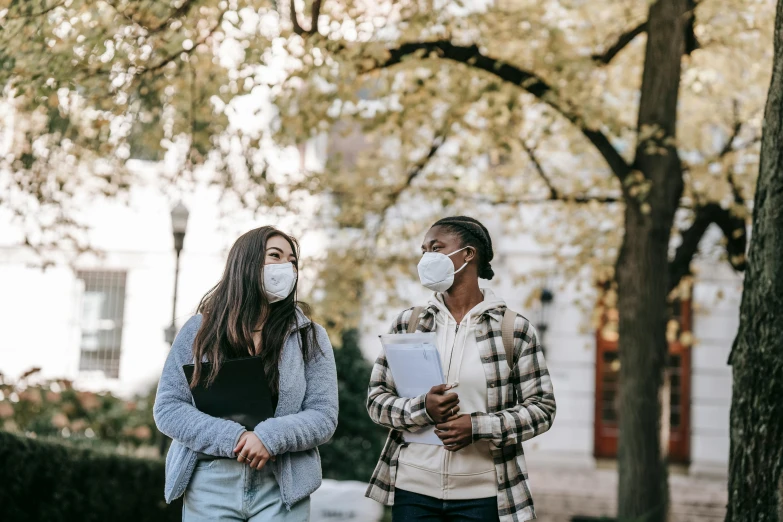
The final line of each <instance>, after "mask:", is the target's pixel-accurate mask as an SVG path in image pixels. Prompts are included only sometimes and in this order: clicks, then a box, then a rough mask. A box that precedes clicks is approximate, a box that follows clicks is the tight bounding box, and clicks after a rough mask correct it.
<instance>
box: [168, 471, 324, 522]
mask: <svg viewBox="0 0 783 522" xmlns="http://www.w3.org/2000/svg"><path fill="white" fill-rule="evenodd" d="M213 520H242V521H247V522H278V521H279V522H307V521H308V520H310V499H309V498H308V499H305V500H303V501H301V502H298V503H297V504H295V505H294V506H293V508H292V509H291V511H288V510H286V508H285V504H283V499H282V498H280V488H279V487H278V485H277V480H275V476H274V475H273V474H272V470H271V468H270V466H269V465H267V466H264V468H262V469H261V470H260V471H259V470H255V469H252V468H250V466H248V465H247V464H241V463H239V462H237V461H236V460H234V459H215V460H206V461H202V460H199V461H197V462H196V470H195V471H194V472H193V476H192V477H191V479H190V483H189V484H188V489H186V490H185V497H184V502H183V504H182V521H183V522H207V521H213Z"/></svg>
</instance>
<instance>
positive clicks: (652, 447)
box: [617, 0, 688, 522]
mask: <svg viewBox="0 0 783 522" xmlns="http://www.w3.org/2000/svg"><path fill="white" fill-rule="evenodd" d="M687 4H688V2H687V0H658V1H657V2H655V3H654V4H652V5H651V6H650V16H649V19H648V27H647V34H648V37H647V48H646V53H645V67H644V74H643V77H642V90H641V99H640V104H639V122H638V127H639V143H638V144H637V150H636V159H635V162H634V165H633V168H634V170H638V171H641V173H642V174H643V175H644V180H645V181H646V182H648V183H650V184H651V188H650V192H649V195H648V196H647V199H646V200H645V201H639V200H638V199H636V198H634V197H633V195H632V194H631V193H630V191H629V190H628V189H627V187H628V185H627V184H625V186H626V191H627V192H628V193H627V194H626V210H625V237H624V239H623V245H622V248H621V250H620V256H619V257H618V260H617V285H618V299H619V303H618V305H619V306H618V308H619V311H620V321H619V323H620V324H619V330H620V332H619V333H620V340H621V341H620V343H621V346H620V386H621V388H622V393H621V395H620V419H619V423H620V439H619V448H618V459H619V466H618V468H619V473H620V477H619V478H620V480H619V487H618V519H619V520H622V521H626V520H628V521H630V520H633V521H635V522H637V521H638V522H641V521H644V522H663V521H665V520H666V517H667V511H668V487H667V474H666V465H665V462H664V457H663V456H662V454H661V450H660V427H661V421H660V415H661V403H660V390H661V384H662V381H663V370H664V367H665V361H666V354H667V343H666V335H665V332H666V326H665V325H666V309H667V295H668V288H669V285H668V267H669V262H668V257H667V252H668V246H669V239H670V236H671V228H672V224H673V220H674V213H675V211H676V209H677V207H678V204H679V199H680V196H681V194H682V189H683V179H682V168H681V165H680V160H679V157H678V155H677V148H676V146H675V142H674V138H675V129H676V122H677V98H678V92H679V85H680V70H681V65H680V64H681V58H682V55H683V52H684V51H685V30H684V29H685V24H686V23H687Z"/></svg>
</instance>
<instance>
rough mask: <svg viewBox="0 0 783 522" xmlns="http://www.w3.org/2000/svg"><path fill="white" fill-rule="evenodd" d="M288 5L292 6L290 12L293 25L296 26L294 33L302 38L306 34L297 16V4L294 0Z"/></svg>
mask: <svg viewBox="0 0 783 522" xmlns="http://www.w3.org/2000/svg"><path fill="white" fill-rule="evenodd" d="M288 5H289V6H290V8H289V10H288V12H289V14H290V15H291V23H292V24H294V33H296V34H298V35H299V36H302V35H303V34H305V30H304V29H302V26H301V25H299V18H298V15H297V14H296V3H295V1H294V0H288Z"/></svg>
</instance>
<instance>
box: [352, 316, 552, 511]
mask: <svg viewBox="0 0 783 522" xmlns="http://www.w3.org/2000/svg"><path fill="white" fill-rule="evenodd" d="M411 312H412V309H408V310H405V311H404V312H402V314H400V315H399V316H398V317H397V319H396V320H395V321H394V324H393V325H392V328H391V332H390V333H405V332H407V330H408V321H409V320H410V316H411ZM504 312H505V307H503V306H500V307H497V308H494V309H489V310H487V311H486V312H484V313H483V314H482V315H481V316H480V317H479V318H478V319H479V321H480V322H479V326H478V328H477V329H476V342H477V344H478V348H479V352H480V355H481V360H482V362H483V365H484V373H485V375H486V378H487V412H477V413H472V414H471V420H472V423H473V441H474V442H475V441H478V440H487V441H489V442H490V443H491V444H490V447H491V453H492V458H493V460H494V462H495V471H496V473H497V484H498V495H497V499H498V515H499V517H500V522H519V521H524V520H532V519H534V518H536V515H535V509H534V507H533V499H532V497H531V495H530V488H529V486H528V474H527V465H526V463H525V455H524V451H523V450H522V442H523V441H526V440H528V439H531V438H533V437H535V436H536V435H540V434H541V433H544V432H545V431H547V430H548V429H549V427H550V426H551V425H552V422H553V421H554V418H555V396H554V392H553V389H552V380H551V379H550V377H549V372H548V371H547V368H546V363H545V362H544V354H543V352H542V350H541V345H540V344H539V343H538V339H537V337H536V331H535V328H534V327H533V326H532V325H531V324H530V322H529V321H528V320H527V319H525V318H524V317H523V316H521V315H517V318H516V321H515V323H514V360H515V364H514V365H513V368H509V365H508V364H507V363H506V354H505V350H504V348H503V338H502V332H501V322H502V320H503V313H504ZM436 313H437V311H436V309H435V307H433V306H429V307H427V308H426V309H425V310H424V311H422V313H421V315H420V320H419V325H418V327H417V331H418V332H431V331H433V330H434V329H435V314H436ZM425 397H426V394H425V395H420V396H419V397H409V398H406V397H399V396H398V395H397V391H396V389H395V387H394V379H393V378H392V374H391V371H390V369H389V365H388V363H387V362H386V357H385V354H384V353H383V352H382V353H381V355H380V356H379V357H378V359H377V360H376V361H375V365H374V366H373V370H372V375H371V376H370V387H369V390H368V397H367V411H368V412H369V414H370V417H372V419H373V421H375V422H376V423H377V424H380V425H381V426H385V427H387V428H390V429H391V431H390V432H389V437H388V439H387V440H386V444H385V446H384V448H383V452H382V454H381V458H380V460H379V461H378V465H377V466H376V468H375V472H374V473H373V476H372V479H370V485H369V487H368V488H367V493H366V496H367V497H369V498H371V499H373V500H376V501H378V502H381V503H382V504H385V505H388V506H390V505H393V504H394V483H395V480H396V476H397V459H398V457H399V454H400V448H401V447H402V446H403V445H404V444H405V441H404V439H403V432H405V431H409V432H414V431H417V430H419V429H421V428H423V427H426V426H431V425H433V424H434V423H433V420H432V419H431V418H430V416H429V415H428V414H427V411H426V408H425Z"/></svg>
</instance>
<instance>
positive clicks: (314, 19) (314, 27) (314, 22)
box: [291, 0, 321, 34]
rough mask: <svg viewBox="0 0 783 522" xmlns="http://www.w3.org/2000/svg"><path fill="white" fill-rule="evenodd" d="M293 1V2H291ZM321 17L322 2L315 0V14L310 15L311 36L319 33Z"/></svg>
mask: <svg viewBox="0 0 783 522" xmlns="http://www.w3.org/2000/svg"><path fill="white" fill-rule="evenodd" d="M291 1H293V0H291ZM320 15H321V0H314V2H313V12H312V13H311V14H310V31H309V32H310V34H315V33H317V32H318V17H319V16H320Z"/></svg>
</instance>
